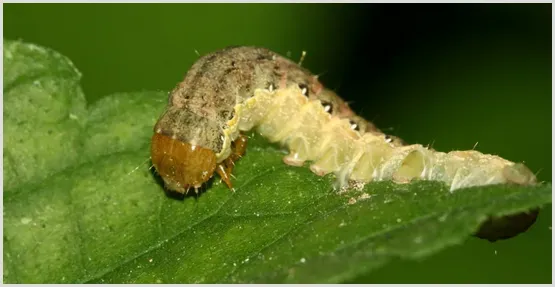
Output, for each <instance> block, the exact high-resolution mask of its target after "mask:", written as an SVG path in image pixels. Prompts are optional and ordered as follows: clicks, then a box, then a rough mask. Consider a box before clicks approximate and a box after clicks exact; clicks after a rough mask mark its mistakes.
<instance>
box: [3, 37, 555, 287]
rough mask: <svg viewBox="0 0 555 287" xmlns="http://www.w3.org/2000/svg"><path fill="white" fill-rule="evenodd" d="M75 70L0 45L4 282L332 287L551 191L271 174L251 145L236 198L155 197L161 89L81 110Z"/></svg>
mask: <svg viewBox="0 0 555 287" xmlns="http://www.w3.org/2000/svg"><path fill="white" fill-rule="evenodd" d="M79 78H80V74H79V72H78V71H77V70H76V69H75V68H74V67H73V65H72V64H71V62H70V61H69V60H68V59H66V58H65V57H63V56H61V55H59V54H58V53H56V52H53V51H51V50H49V49H45V48H41V47H37V46H35V45H32V44H26V43H22V42H13V41H4V85H5V86H4V95H5V96H4V115H5V116H4V121H5V122H4V162H3V163H4V281H5V282H7V283H76V282H90V283H161V282H163V283H223V282H229V283H243V282H256V283H282V282H287V283H298V282H301V283H303V282H310V283H315V282H317V283H325V282H330V283H332V282H343V281H345V280H348V279H352V278H353V277H354V276H356V275H358V274H360V273H363V272H367V271H369V270H372V269H374V268H377V267H379V266H382V265H384V264H386V263H387V262H388V261H389V260H390V259H393V258H407V259H415V258H422V257H424V256H427V255H430V254H433V253H435V252H438V251H440V250H441V249H443V248H445V247H447V246H451V245H453V244H458V243H461V242H463V241H464V240H465V239H466V238H467V237H468V236H469V235H470V234H472V233H473V232H475V231H476V230H477V228H478V226H479V225H480V223H482V222H483V221H484V220H485V219H486V218H487V216H489V215H506V214H512V213H516V212H520V211H526V210H528V209H530V208H533V207H537V206H541V205H543V204H546V203H550V202H551V185H550V184H543V185H538V186H535V187H517V186H488V187H479V188H470V189H465V190H459V191H457V192H455V193H450V192H449V191H448V189H447V187H445V186H444V185H443V184H441V183H435V182H424V181H418V182H413V183H411V184H405V185H398V184H393V183H390V182H376V183H371V184H368V185H366V186H365V187H364V188H363V189H362V190H360V191H356V190H351V191H348V192H343V193H338V192H337V191H334V190H333V189H332V183H333V178H332V177H330V176H327V177H318V176H316V175H314V174H312V173H311V172H310V171H309V169H308V168H306V167H290V166H286V165H284V164H283V163H282V161H281V157H282V156H283V155H284V153H283V152H282V151H280V150H279V149H278V148H276V147H275V146H272V145H270V144H268V143H267V142H265V140H264V139H262V138H260V137H258V136H256V135H254V134H249V135H250V136H251V139H250V141H249V147H248V150H247V154H246V155H245V156H244V157H243V158H242V159H241V160H240V161H238V162H237V165H236V168H235V170H234V174H235V175H236V177H237V178H236V179H234V185H235V187H236V192H235V193H232V192H230V191H229V190H228V189H227V188H226V187H225V185H223V184H221V183H219V179H218V178H215V179H214V180H213V181H212V182H211V183H210V186H209V188H207V189H206V190H205V191H204V192H203V193H201V194H200V195H199V196H187V197H185V198H184V199H176V198H174V197H170V196H168V195H166V194H165V193H164V192H163V188H162V186H161V184H160V180H159V179H158V178H157V177H156V176H155V175H154V174H153V172H152V171H151V170H150V169H149V167H150V161H149V147H150V146H149V144H150V137H151V136H152V127H153V125H154V123H155V122H156V119H157V118H158V116H159V115H160V113H161V112H162V111H163V109H164V107H165V105H166V102H167V93H166V92H148V91H147V92H136V93H122V94H114V95H111V96H108V97H105V98H103V99H102V100H100V101H98V102H96V103H95V104H94V105H92V106H90V107H88V108H87V107H86V103H85V100H84V96H83V93H82V92H81V88H80V86H79Z"/></svg>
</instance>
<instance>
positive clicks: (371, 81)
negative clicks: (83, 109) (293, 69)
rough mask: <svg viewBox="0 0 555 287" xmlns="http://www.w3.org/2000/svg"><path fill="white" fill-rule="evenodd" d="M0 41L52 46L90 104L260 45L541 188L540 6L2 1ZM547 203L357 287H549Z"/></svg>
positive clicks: (375, 116) (443, 143) (545, 162)
mask: <svg viewBox="0 0 555 287" xmlns="http://www.w3.org/2000/svg"><path fill="white" fill-rule="evenodd" d="M4 37H5V38H7V39H22V40H24V41H29V42H33V43H36V44H39V45H42V46H47V47H50V48H53V49H55V50H57V51H59V52H60V53H62V54H64V55H66V56H68V57H69V58H70V59H71V60H72V61H73V62H74V63H75V65H76V66H77V68H78V69H79V70H80V71H81V72H82V73H83V79H82V85H83V89H84V91H85V93H86V95H87V99H88V100H89V103H91V102H94V101H96V100H98V99H99V98H101V97H103V96H105V95H107V94H111V93H115V92H132V91H140V90H165V91H169V90H170V89H172V88H173V87H174V85H175V84H176V83H177V82H179V81H180V80H181V79H182V78H183V76H184V75H185V73H186V71H187V69H188V68H189V67H190V65H191V64H192V63H193V62H194V61H195V60H196V59H197V58H198V56H197V54H196V52H195V50H196V51H198V53H200V54H205V53H208V52H211V51H214V50H217V49H220V48H223V47H225V46H230V45H258V46H264V47H266V48H269V49H272V50H274V51H276V52H279V53H281V54H284V55H290V56H291V58H293V59H294V60H298V59H299V58H300V55H301V51H303V50H306V51H307V52H308V54H307V57H306V59H305V61H304V63H303V66H305V67H307V68H309V69H310V70H312V71H313V72H314V73H315V74H321V77H320V79H321V80H322V81H323V82H324V83H325V84H326V85H327V86H329V87H331V88H333V89H335V90H336V91H337V92H338V93H339V94H340V95H341V96H342V97H344V98H345V99H347V100H348V101H351V102H352V104H351V105H352V107H353V109H354V110H355V111H357V112H359V113H360V114H361V115H363V116H364V117H366V118H368V119H370V120H373V121H374V122H375V123H376V124H377V125H378V126H379V127H381V128H382V129H383V130H385V131H387V132H389V133H391V134H395V135H398V136H400V137H401V138H403V139H405V140H406V141H407V142H409V143H422V144H432V143H433V147H434V148H435V149H437V150H440V151H449V150H453V149H471V148H472V147H473V146H474V145H475V144H476V142H478V145H477V149H478V150H480V151H482V152H485V153H494V154H498V155H500V156H502V157H504V158H507V159H509V160H512V161H516V162H520V161H524V162H525V163H526V165H527V166H529V167H530V168H531V169H532V170H533V171H534V172H539V174H538V178H539V180H542V181H551V173H552V170H551V166H552V164H551V158H552V154H551V129H552V126H551V49H552V48H551V4H364V5H362V4H361V5H358V4H357V5H355V4H6V5H4ZM551 221H552V219H551V206H549V207H547V208H546V209H544V210H543V211H542V212H541V213H540V217H539V219H538V222H537V223H536V224H535V225H534V226H532V228H531V229H530V230H529V231H528V232H527V233H525V234H522V235H520V236H517V237H515V238H513V239H510V240H505V241H500V242H496V243H490V242H488V241H485V240H479V239H476V238H469V239H468V240H467V242H466V243H465V244H463V245H460V246H455V247H452V248H449V249H447V250H445V251H443V252H441V253H439V254H437V255H435V256H432V257H430V258H427V259H425V260H423V261H420V262H416V261H401V260H398V261H396V262H394V263H393V264H390V265H388V266H386V267H384V268H382V269H379V270H377V271H375V272H373V273H370V274H368V275H365V276H361V277H360V278H358V279H357V280H355V281H354V282H358V283H386V282H395V283H416V282H418V283H540V282H541V283H548V282H551V267H552V266H551Z"/></svg>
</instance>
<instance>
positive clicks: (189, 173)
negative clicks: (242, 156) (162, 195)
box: [151, 133, 216, 193]
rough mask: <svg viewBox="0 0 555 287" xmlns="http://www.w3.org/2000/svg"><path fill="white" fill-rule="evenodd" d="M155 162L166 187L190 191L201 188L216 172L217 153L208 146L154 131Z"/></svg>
mask: <svg viewBox="0 0 555 287" xmlns="http://www.w3.org/2000/svg"><path fill="white" fill-rule="evenodd" d="M151 158H152V164H153V165H154V168H156V171H157V172H158V173H159V174H160V176H162V179H163V180H164V182H165V184H166V187H167V188H169V189H171V190H175V191H177V192H180V193H186V192H187V190H188V189H189V188H190V187H195V188H198V187H200V186H201V185H202V184H203V183H204V182H206V181H207V180H208V179H210V177H212V175H213V174H214V170H215V169H216V155H215V153H214V152H213V151H212V150H210V149H207V148H203V147H200V146H196V145H191V144H189V143H185V142H182V141H180V140H178V139H173V138H171V137H169V136H166V135H163V134H160V133H154V136H152V147H151Z"/></svg>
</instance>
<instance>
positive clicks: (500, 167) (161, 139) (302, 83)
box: [151, 46, 536, 193]
mask: <svg viewBox="0 0 555 287" xmlns="http://www.w3.org/2000/svg"><path fill="white" fill-rule="evenodd" d="M249 130H256V131H257V132H258V133H260V134H261V135H262V136H263V137H265V138H266V139H267V140H268V141H270V142H274V143H279V144H280V145H282V146H284V147H286V148H287V149H288V151H289V154H288V155H286V156H284V158H283V162H284V163H285V164H288V165H292V166H301V165H303V164H304V163H305V162H310V163H311V164H310V170H311V171H312V172H314V173H315V174H317V175H319V176H324V175H327V174H330V173H333V174H335V177H336V187H337V188H344V187H349V186H353V184H356V185H358V186H360V185H361V184H362V185H364V184H365V183H368V182H371V181H382V180H392V181H394V182H396V183H400V184H402V183H408V182H410V181H411V180H415V179H420V180H431V181H440V182H444V183H445V184H447V185H448V186H449V187H450V190H451V191H454V190H457V189H460V188H465V187H471V186H479V185H489V184H502V183H512V184H519V185H529V184H534V183H536V177H535V175H534V174H533V173H532V172H531V171H530V170H529V169H528V168H527V167H526V166H525V165H523V164H521V163H514V162H511V161H508V160H506V159H503V158H501V157H499V156H495V155H489V154H483V153H480V152H478V151H475V150H468V151H451V152H448V153H445V152H439V151H436V150H434V149H431V148H428V147H424V146H422V145H420V144H411V145H409V144H406V143H404V142H403V141H402V140H401V139H400V138H397V137H394V136H391V135H387V134H385V133H383V132H382V131H381V130H380V129H378V128H377V127H376V126H375V125H374V124H372V123H371V122H369V121H367V120H365V119H364V118H362V117H360V116H358V115H357V114H356V113H354V112H353V110H352V109H351V108H350V107H349V105H348V104H347V103H346V102H345V101H344V100H343V99H341V98H340V97H339V96H338V95H337V94H336V93H335V92H333V91H332V90H330V89H327V88H325V87H324V86H323V85H322V84H321V83H320V82H319V80H318V77H317V76H315V75H313V74H312V73H310V72H309V71H308V70H307V69H305V68H303V67H301V66H300V64H297V63H295V62H293V61H291V60H289V59H287V58H285V57H283V56H281V55H279V54H277V53H274V52H272V51H270V50H268V49H265V48H259V47H245V46H239V47H228V48H225V49H222V50H220V51H216V52H213V53H210V54H207V55H205V56H203V57H201V58H199V59H198V60H197V62H195V63H194V64H193V65H192V67H191V68H190V70H189V71H188V72H187V74H186V76H185V78H184V80H183V81H182V82H181V83H179V84H178V85H177V86H176V87H175V88H174V89H173V90H172V91H171V92H170V94H169V99H168V105H167V107H166V109H165V111H164V112H163V113H162V115H161V116H160V118H159V119H158V121H157V123H156V125H155V126H154V135H153V137H152V144H151V159H152V163H153V166H154V168H155V169H156V171H157V172H158V173H159V174H160V176H161V177H162V179H163V181H164V185H165V187H166V188H167V189H169V190H172V191H175V192H178V193H186V192H188V191H189V189H190V188H194V189H195V190H197V189H198V188H199V187H201V186H202V184H204V183H205V182H206V181H208V180H209V179H210V178H211V177H212V176H213V175H214V174H215V173H217V174H219V176H220V177H221V179H222V180H223V181H224V182H225V183H226V184H227V186H228V187H229V188H230V189H232V190H233V185H232V182H231V174H232V171H233V166H234V162H236V161H237V160H238V159H239V158H240V157H241V156H242V155H243V154H244V153H245V150H246V146H247V138H246V136H244V135H243V134H242V133H243V132H246V131H249ZM197 192H198V191H197Z"/></svg>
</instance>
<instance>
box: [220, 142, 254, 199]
mask: <svg viewBox="0 0 555 287" xmlns="http://www.w3.org/2000/svg"><path fill="white" fill-rule="evenodd" d="M231 148H232V153H231V155H229V157H228V158H226V159H225V160H224V161H223V162H221V163H220V164H218V167H217V168H216V172H217V173H218V175H220V177H221V179H222V180H223V181H224V182H225V184H226V185H227V187H229V189H233V184H232V183H231V177H232V174H231V172H232V171H233V167H235V161H237V160H239V159H240V158H241V157H242V156H243V155H244V154H245V152H246V150H247V137H246V136H245V135H239V137H238V138H237V139H236V140H235V141H234V142H233V144H232V147H231Z"/></svg>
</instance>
